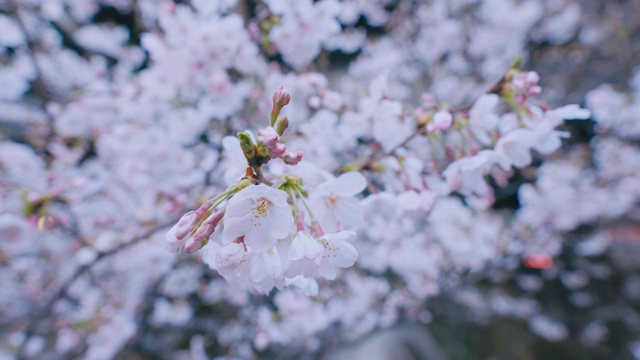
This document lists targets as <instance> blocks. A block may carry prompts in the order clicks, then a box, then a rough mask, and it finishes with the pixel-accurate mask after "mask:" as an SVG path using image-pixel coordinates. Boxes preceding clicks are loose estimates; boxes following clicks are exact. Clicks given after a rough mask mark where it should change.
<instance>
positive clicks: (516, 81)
mask: <svg viewBox="0 0 640 360" xmlns="http://www.w3.org/2000/svg"><path fill="white" fill-rule="evenodd" d="M511 85H512V86H513V88H514V89H515V90H517V91H522V90H524V89H525V87H526V86H527V84H526V81H525V80H524V78H523V77H522V76H519V75H516V76H515V77H514V78H513V80H511Z"/></svg>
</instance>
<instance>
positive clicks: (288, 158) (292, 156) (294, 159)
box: [282, 150, 303, 165]
mask: <svg viewBox="0 0 640 360" xmlns="http://www.w3.org/2000/svg"><path fill="white" fill-rule="evenodd" d="M302 155H303V153H302V151H300V150H298V151H292V152H289V153H286V154H284V156H283V157H282V160H284V163H285V164H287V165H297V164H298V163H299V162H300V160H302Z"/></svg>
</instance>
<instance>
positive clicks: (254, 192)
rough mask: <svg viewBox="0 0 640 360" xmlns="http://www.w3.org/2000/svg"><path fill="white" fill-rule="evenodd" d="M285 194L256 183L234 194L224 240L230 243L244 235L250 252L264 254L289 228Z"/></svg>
mask: <svg viewBox="0 0 640 360" xmlns="http://www.w3.org/2000/svg"><path fill="white" fill-rule="evenodd" d="M287 199H288V196H287V193H285V192H284V191H281V190H277V189H274V188H271V187H269V186H267V185H264V184H260V185H254V186H249V187H247V188H245V189H243V190H241V191H240V192H238V193H237V194H236V195H235V196H234V197H233V198H231V200H230V201H229V204H228V205H227V211H226V213H225V216H224V238H225V239H226V240H227V241H233V240H235V239H237V238H238V237H240V236H244V243H245V244H246V245H247V246H249V247H251V250H252V251H254V252H265V251H267V250H268V249H269V248H270V247H272V246H273V245H275V243H276V241H277V240H278V239H283V238H285V237H287V235H288V234H289V232H290V230H291V227H292V226H293V216H292V215H291V207H290V206H289V204H288V203H287Z"/></svg>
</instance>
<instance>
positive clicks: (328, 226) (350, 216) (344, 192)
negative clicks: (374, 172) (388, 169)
mask: <svg viewBox="0 0 640 360" xmlns="http://www.w3.org/2000/svg"><path fill="white" fill-rule="evenodd" d="M366 186H367V181H366V180H365V178H364V176H362V174H360V173H358V172H348V173H345V174H342V175H340V176H339V177H337V178H335V179H332V180H329V181H327V182H325V183H322V184H320V185H318V187H317V188H315V190H313V192H312V193H311V194H310V195H309V205H310V206H311V210H312V211H313V214H314V215H315V217H316V219H317V220H318V222H319V223H320V226H321V227H322V229H323V230H324V231H326V232H334V231H336V230H337V229H338V224H341V225H349V226H355V225H358V224H359V223H360V222H361V221H362V209H361V207H360V202H359V200H358V199H356V198H355V195H357V194H359V193H360V192H362V190H364V189H365V187H366Z"/></svg>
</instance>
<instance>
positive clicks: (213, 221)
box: [184, 211, 224, 253]
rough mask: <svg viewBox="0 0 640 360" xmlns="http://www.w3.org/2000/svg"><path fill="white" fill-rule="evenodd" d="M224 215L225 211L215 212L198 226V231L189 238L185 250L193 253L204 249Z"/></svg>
mask: <svg viewBox="0 0 640 360" xmlns="http://www.w3.org/2000/svg"><path fill="white" fill-rule="evenodd" d="M223 216H224V211H217V212H215V213H213V215H212V216H211V217H210V218H209V219H207V220H206V221H205V222H204V223H203V224H202V225H201V226H200V227H199V228H198V230H197V231H196V233H195V234H194V235H193V236H192V237H190V238H188V239H187V241H186V245H185V247H184V250H185V251H186V252H187V253H192V252H194V251H197V250H200V249H202V247H203V246H205V245H206V244H207V242H209V238H210V237H211V235H212V234H213V232H214V231H215V229H216V227H217V226H218V224H219V223H220V221H221V220H222V217H223Z"/></svg>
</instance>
